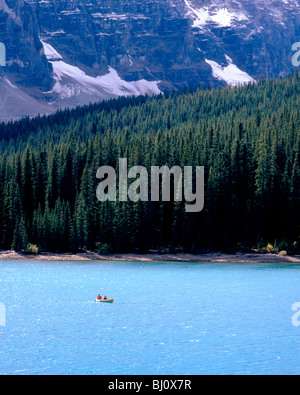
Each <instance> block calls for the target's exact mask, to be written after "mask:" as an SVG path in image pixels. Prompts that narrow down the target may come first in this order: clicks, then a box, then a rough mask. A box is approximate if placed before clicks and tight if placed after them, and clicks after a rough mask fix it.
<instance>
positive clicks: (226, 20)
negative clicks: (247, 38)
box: [184, 0, 248, 29]
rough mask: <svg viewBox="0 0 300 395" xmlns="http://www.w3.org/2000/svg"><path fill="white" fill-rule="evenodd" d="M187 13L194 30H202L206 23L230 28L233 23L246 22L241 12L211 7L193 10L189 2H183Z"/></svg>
mask: <svg viewBox="0 0 300 395" xmlns="http://www.w3.org/2000/svg"><path fill="white" fill-rule="evenodd" d="M184 2H185V5H186V6H187V8H188V10H189V12H188V15H189V16H190V17H191V18H192V19H193V20H194V22H193V27H194V28H200V29H201V28H203V27H204V26H205V25H206V24H207V23H212V22H213V23H216V24H217V25H219V26H220V27H230V26H232V23H233V21H239V22H240V21H244V20H248V17H247V16H246V15H245V14H244V13H242V12H236V11H228V9H227V8H219V9H216V10H214V8H213V7H210V8H209V7H203V8H200V9H196V8H193V7H192V5H191V2H190V1H189V0H184Z"/></svg>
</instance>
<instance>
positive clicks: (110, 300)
mask: <svg viewBox="0 0 300 395" xmlns="http://www.w3.org/2000/svg"><path fill="white" fill-rule="evenodd" d="M96 302H101V303H114V299H106V300H103V299H101V300H98V299H96Z"/></svg>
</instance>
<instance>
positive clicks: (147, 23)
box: [0, 0, 300, 120]
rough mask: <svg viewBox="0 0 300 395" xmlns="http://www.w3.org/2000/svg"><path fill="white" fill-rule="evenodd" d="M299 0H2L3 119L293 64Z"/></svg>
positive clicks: (299, 36) (264, 73)
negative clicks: (4, 60)
mask: <svg viewBox="0 0 300 395" xmlns="http://www.w3.org/2000/svg"><path fill="white" fill-rule="evenodd" d="M299 11H300V5H299V1H298V0H240V1H234V0H143V1H140V0H139V1H138V0H101V1H99V0H89V1H84V0H41V1H39V0H0V42H3V43H4V44H5V46H6V58H7V59H6V66H5V67H0V119H2V120H8V119H11V118H18V117H21V116H26V115H30V116H32V115H36V114H38V113H46V114H48V113H51V112H53V111H55V110H56V109H58V108H65V107H74V106H76V105H80V104H87V103H89V102H95V101H100V100H104V99H108V98H113V97H118V96H133V95H140V94H148V95H156V94H159V93H161V92H164V91H166V90H172V89H181V88H183V87H184V86H187V85H188V86H198V85H203V86H207V85H226V84H228V85H231V86H234V85H237V84H242V83H247V82H254V81H256V80H258V79H260V78H261V77H277V76H285V75H286V74H287V73H288V72H290V71H292V70H293V66H292V62H291V57H292V49H291V48H292V45H293V43H294V42H296V41H300V31H299V26H300V24H299V22H300V12H299Z"/></svg>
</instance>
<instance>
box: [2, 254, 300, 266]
mask: <svg viewBox="0 0 300 395" xmlns="http://www.w3.org/2000/svg"><path fill="white" fill-rule="evenodd" d="M1 260H23V261H28V260H31V261H32V260H34V261H120V262H122V261H127V262H128V261H131V262H195V263H196V262H203V263H204V262H206V263H290V264H291V263H295V264H297V263H300V255H295V256H290V255H286V256H280V255H276V254H258V253H255V252H253V253H236V254H223V253H213V252H212V253H205V254H198V255H192V254H183V253H181V254H156V253H151V254H110V255H101V254H97V253H94V252H85V253H78V254H72V253H64V254H58V253H48V252H44V253H40V254H37V255H28V254H23V253H18V252H15V251H0V261H1Z"/></svg>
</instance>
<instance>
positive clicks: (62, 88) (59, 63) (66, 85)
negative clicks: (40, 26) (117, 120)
mask: <svg viewBox="0 0 300 395" xmlns="http://www.w3.org/2000/svg"><path fill="white" fill-rule="evenodd" d="M42 44H43V46H44V52H45V55H46V57H47V59H48V61H49V62H50V63H51V64H52V67H53V78H54V80H55V85H54V87H53V88H52V90H51V91H50V92H45V93H46V94H56V95H57V96H58V97H59V98H60V99H70V98H71V97H74V96H80V95H82V94H86V95H91V96H92V97H95V98H97V99H99V98H102V99H105V98H107V97H118V96H140V95H149V96H153V95H159V94H161V93H162V92H161V90H160V89H159V87H158V84H159V83H160V81H147V80H144V79H142V80H138V81H130V82H128V81H124V80H122V78H121V77H120V76H119V75H118V73H117V71H116V70H114V69H113V68H112V67H109V70H108V71H109V72H108V74H106V75H103V76H99V77H91V76H89V75H87V74H86V73H85V72H84V71H83V70H81V69H80V68H79V67H76V66H73V65H70V64H68V63H66V62H64V61H63V60H62V59H63V58H62V56H61V55H60V54H59V53H58V52H57V51H56V50H55V49H54V48H53V47H52V46H51V45H50V44H48V43H45V42H43V41H42Z"/></svg>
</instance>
